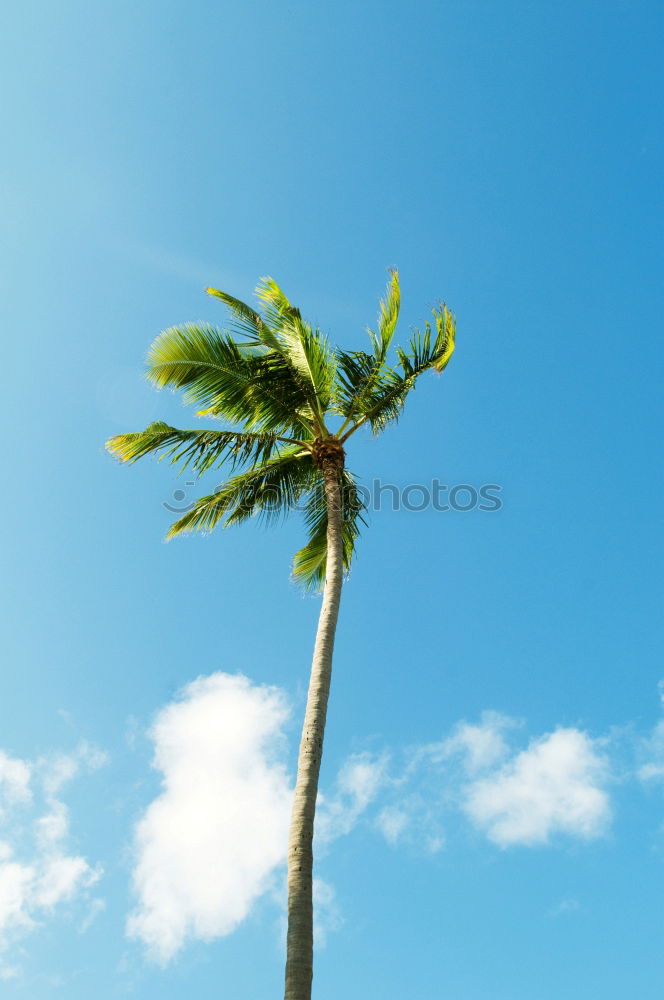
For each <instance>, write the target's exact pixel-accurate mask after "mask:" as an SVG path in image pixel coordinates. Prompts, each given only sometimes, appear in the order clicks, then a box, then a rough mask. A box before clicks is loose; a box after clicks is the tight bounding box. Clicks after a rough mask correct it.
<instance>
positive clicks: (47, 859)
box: [0, 743, 106, 978]
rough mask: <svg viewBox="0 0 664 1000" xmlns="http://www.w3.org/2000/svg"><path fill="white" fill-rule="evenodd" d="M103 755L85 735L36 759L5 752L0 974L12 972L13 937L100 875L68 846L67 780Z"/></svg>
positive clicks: (0, 771)
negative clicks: (65, 749) (67, 750)
mask: <svg viewBox="0 0 664 1000" xmlns="http://www.w3.org/2000/svg"><path fill="white" fill-rule="evenodd" d="M105 759H106V758H105V755H104V754H102V753H101V752H100V751H99V750H97V749H96V748H94V747H91V746H90V745H89V744H86V743H81V744H80V745H79V747H78V748H77V749H76V750H75V751H74V752H73V753H71V754H61V753H57V754H51V755H46V756H43V757H40V758H39V759H38V760H36V761H28V760H20V759H17V758H12V757H10V756H8V755H7V754H5V753H2V752H0V978H13V977H14V976H15V975H17V974H18V971H19V970H18V967H17V966H16V965H12V964H9V962H8V961H7V955H8V954H9V952H10V948H11V946H12V944H14V943H15V942H16V941H17V940H18V939H19V938H21V937H23V936H24V935H25V934H27V933H29V932H30V931H32V930H34V929H35V928H36V927H38V926H39V924H40V923H42V922H43V921H44V920H46V919H47V918H49V917H51V916H52V915H53V912H54V910H55V909H56V907H58V906H59V905H60V904H62V903H65V902H67V901H70V900H73V899H74V898H75V897H77V896H79V895H80V894H81V893H84V892H85V890H87V889H88V888H89V887H90V886H92V885H94V884H95V883H96V882H97V881H98V879H99V878H100V875H101V870H100V869H99V868H93V867H92V866H91V865H90V863H89V862H88V861H87V860H86V859H85V858H84V857H82V856H80V855H77V854H73V853H71V851H70V849H69V844H68V839H69V810H68V808H67V806H66V805H65V803H64V801H62V798H61V794H62V792H63V790H64V788H65V786H66V785H67V784H68V783H69V782H70V781H71V780H72V779H73V778H74V777H76V775H78V774H79V773H80V772H81V771H91V770H96V769H97V768H98V767H99V766H101V764H103V763H104V762H105Z"/></svg>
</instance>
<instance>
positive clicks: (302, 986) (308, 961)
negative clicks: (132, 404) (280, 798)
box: [284, 463, 343, 1000]
mask: <svg viewBox="0 0 664 1000" xmlns="http://www.w3.org/2000/svg"><path fill="white" fill-rule="evenodd" d="M323 472H324V476H325V502H326V505H327V571H326V574H325V589H324V591H323V604H322V607H321V611H320V617H319V619H318V631H317V632H316V644H315V646H314V655H313V662H312V665H311V679H310V681H309V694H308V697H307V710H306V713H305V716H304V726H303V728H302V740H301V742H300V755H299V758H298V764H297V782H296V785H295V799H294V802H293V812H292V817H291V827H290V836H289V841H288V941H287V954H286V990H285V993H284V1000H310V998H311V980H312V976H313V900H312V887H313V847H312V841H313V835H314V813H315V810H316V796H317V793H318V775H319V772H320V763H321V758H322V756H323V735H324V733H325V716H326V714H327V700H328V696H329V693H330V679H331V676H332V650H333V648H334V634H335V630H336V627H337V618H338V615H339V603H340V601H341V585H342V582H343V543H342V535H341V490H340V487H339V472H338V466H335V465H333V464H332V463H326V465H325V467H324V469H323Z"/></svg>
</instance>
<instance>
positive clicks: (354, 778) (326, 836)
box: [316, 753, 388, 844]
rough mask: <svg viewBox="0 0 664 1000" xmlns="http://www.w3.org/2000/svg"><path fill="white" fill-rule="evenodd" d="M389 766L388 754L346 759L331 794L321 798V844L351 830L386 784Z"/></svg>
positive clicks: (318, 832) (318, 822) (318, 820)
mask: <svg viewBox="0 0 664 1000" xmlns="http://www.w3.org/2000/svg"><path fill="white" fill-rule="evenodd" d="M387 768H388V756H387V754H378V755H376V754H370V753H357V754H352V755H351V756H350V757H348V758H347V760H346V761H345V763H344V764H343V765H342V767H341V770H340V771H339V774H338V775H337V780H336V788H335V790H334V792H333V793H332V795H322V794H321V795H320V796H319V798H318V804H317V813H316V836H317V838H318V840H319V841H320V842H321V843H323V844H326V843H329V842H331V841H332V840H336V838H337V837H342V836H345V835H346V834H348V833H350V831H351V830H352V829H353V827H355V826H356V824H357V823H358V821H359V819H360V817H361V816H362V814H363V813H365V812H366V810H367V808H368V806H369V805H370V804H371V803H372V802H373V801H374V800H375V799H376V796H377V795H378V794H379V792H380V791H381V789H382V787H383V786H384V785H385V783H386V781H387Z"/></svg>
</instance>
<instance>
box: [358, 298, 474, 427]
mask: <svg viewBox="0 0 664 1000" xmlns="http://www.w3.org/2000/svg"><path fill="white" fill-rule="evenodd" d="M433 317H434V324H435V329H436V332H435V335H434V336H432V329H431V325H430V324H429V323H426V324H425V327H424V331H423V332H421V331H419V330H416V331H415V332H414V334H413V336H412V337H411V339H410V341H409V348H410V350H409V351H404V350H403V349H402V348H397V356H398V359H399V365H400V368H401V371H400V372H399V371H398V370H397V369H395V368H388V367H387V366H386V365H383V366H382V367H381V369H380V371H379V372H378V373H377V374H376V376H375V377H373V379H372V381H371V385H370V389H365V390H364V391H363V392H362V393H361V394H359V396H358V397H357V398H356V399H355V401H354V403H353V407H354V410H353V413H354V416H355V417H356V418H357V420H356V422H355V424H354V426H353V427H352V428H351V429H350V430H349V431H348V432H347V433H346V434H345V435H344V436H343V440H345V439H346V438H348V437H349V436H350V435H351V434H352V433H354V431H356V430H357V429H358V428H359V427H361V426H362V425H363V424H365V423H368V424H369V425H370V426H371V429H372V431H373V432H374V434H379V433H380V432H381V431H382V430H383V429H384V428H385V426H386V425H387V424H388V423H391V422H392V421H394V420H398V418H399V417H400V415H401V413H402V411H403V408H404V405H405V402H406V398H407V396H408V394H409V393H410V392H411V390H412V389H414V388H415V384H416V381H417V379H418V378H419V376H420V375H422V374H423V373H424V372H426V371H435V372H442V371H443V370H444V368H445V367H446V365H447V364H448V362H449V360H450V358H451V356H452V353H453V351H454V338H455V331H456V324H455V321H454V317H453V316H452V314H451V313H450V312H449V310H448V309H447V306H445V305H442V306H440V307H439V308H435V309H434V310H433Z"/></svg>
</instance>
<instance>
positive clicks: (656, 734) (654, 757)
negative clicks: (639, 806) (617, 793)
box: [637, 681, 664, 781]
mask: <svg viewBox="0 0 664 1000" xmlns="http://www.w3.org/2000/svg"><path fill="white" fill-rule="evenodd" d="M657 687H658V690H659V698H660V703H661V706H662V709H664V681H660V682H659V684H658V685H657ZM639 749H640V752H641V757H642V759H643V761H644V762H643V764H642V765H641V766H640V767H639V768H638V771H637V775H638V777H639V778H640V779H641V781H662V780H663V779H664V719H661V720H660V721H659V722H658V723H657V725H656V726H655V728H654V729H653V731H652V733H651V735H650V736H649V737H648V738H647V739H645V740H643V741H642V743H641V746H640V748H639Z"/></svg>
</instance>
